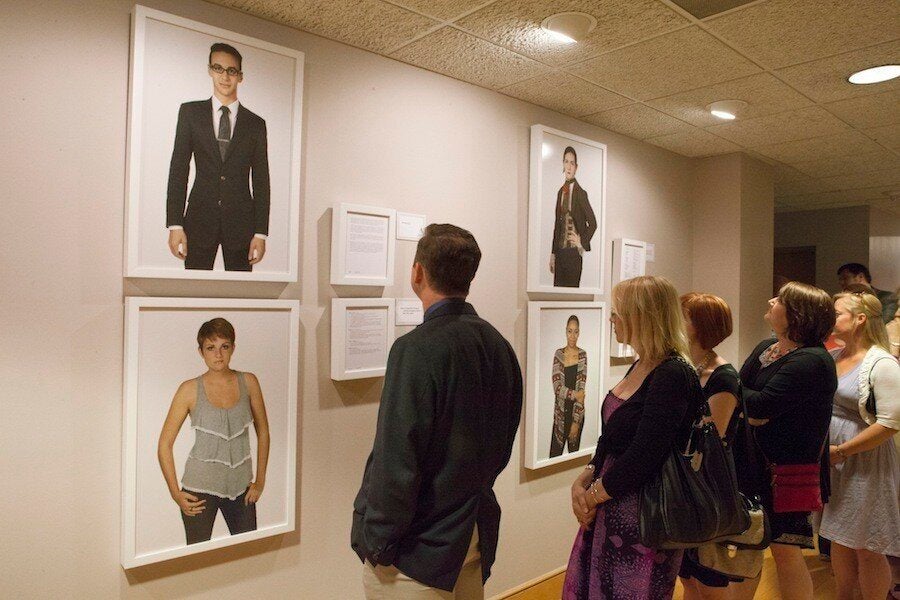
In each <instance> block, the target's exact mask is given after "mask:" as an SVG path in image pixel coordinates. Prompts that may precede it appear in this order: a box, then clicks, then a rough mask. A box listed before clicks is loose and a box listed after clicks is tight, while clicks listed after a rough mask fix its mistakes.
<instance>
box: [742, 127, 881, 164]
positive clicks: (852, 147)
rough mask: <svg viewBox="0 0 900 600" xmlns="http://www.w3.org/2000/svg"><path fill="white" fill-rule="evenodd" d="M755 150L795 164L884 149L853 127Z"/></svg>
mask: <svg viewBox="0 0 900 600" xmlns="http://www.w3.org/2000/svg"><path fill="white" fill-rule="evenodd" d="M754 150H756V151H757V152H759V153H760V154H762V155H763V156H768V157H770V158H774V159H775V160H780V161H782V162H786V163H790V164H794V163H797V162H801V161H810V160H819V159H820V158H822V157H823V156H846V155H848V154H864V153H866V152H880V151H882V150H883V149H882V148H881V146H879V145H878V144H876V143H875V142H873V141H872V140H870V139H869V138H868V137H866V136H865V135H863V134H862V133H860V132H858V131H854V130H852V129H851V130H847V131H843V132H841V133H837V134H832V135H827V136H824V137H818V138H810V139H806V140H796V141H792V142H782V143H780V144H771V145H766V146H760V147H758V148H754Z"/></svg>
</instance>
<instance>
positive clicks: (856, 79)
mask: <svg viewBox="0 0 900 600" xmlns="http://www.w3.org/2000/svg"><path fill="white" fill-rule="evenodd" d="M895 77H900V65H882V66H880V67H872V68H871V69H865V70H863V71H857V72H856V73H854V74H853V75H851V76H850V77H849V78H848V79H847V81H849V82H850V83H855V84H856V85H868V84H870V83H881V82H882V81H888V80H889V79H894V78H895Z"/></svg>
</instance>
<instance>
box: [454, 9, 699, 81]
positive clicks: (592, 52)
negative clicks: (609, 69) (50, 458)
mask: <svg viewBox="0 0 900 600" xmlns="http://www.w3.org/2000/svg"><path fill="white" fill-rule="evenodd" d="M570 11H574V12H583V13H587V14H589V15H591V16H593V17H594V18H595V19H597V26H596V27H595V28H594V30H593V31H591V32H590V33H589V34H588V36H587V38H586V39H584V40H582V41H581V42H579V43H577V44H564V43H560V42H558V41H556V40H554V39H553V38H552V37H551V36H550V34H548V33H547V32H546V31H544V30H543V29H541V22H542V21H543V20H544V19H546V18H547V17H549V16H551V15H554V14H557V13H561V12H570ZM687 23H688V21H687V19H685V18H684V17H682V16H681V15H679V14H678V13H676V12H675V11H674V10H672V9H670V8H668V7H667V6H665V5H664V4H663V3H661V2H657V1H656V0H628V1H627V2H623V1H622V0H499V1H498V2H494V3H492V4H490V5H488V6H486V7H485V8H483V9H481V10H478V11H476V12H474V13H472V14H471V15H468V16H466V17H464V18H462V19H460V20H459V21H457V22H456V24H457V25H459V26H460V27H462V28H464V29H467V30H469V31H471V32H473V33H475V34H476V35H478V36H479V37H482V38H485V39H488V40H491V41H492V42H494V43H496V44H500V45H501V46H505V47H507V48H510V49H512V50H515V51H516V52H519V53H521V54H524V55H526V56H530V57H531V58H534V59H537V60H540V61H543V62H545V63H548V64H552V65H557V66H560V65H563V64H568V63H571V62H573V61H581V60H585V59H587V58H591V57H592V56H596V55H597V54H600V53H601V52H605V51H608V50H613V49H615V48H619V47H621V46H624V45H625V44H630V43H632V42H634V41H635V40H640V39H643V38H646V37H650V36H653V35H658V34H660V33H664V32H666V31H671V30H673V29H676V28H678V27H681V26H684V25H687Z"/></svg>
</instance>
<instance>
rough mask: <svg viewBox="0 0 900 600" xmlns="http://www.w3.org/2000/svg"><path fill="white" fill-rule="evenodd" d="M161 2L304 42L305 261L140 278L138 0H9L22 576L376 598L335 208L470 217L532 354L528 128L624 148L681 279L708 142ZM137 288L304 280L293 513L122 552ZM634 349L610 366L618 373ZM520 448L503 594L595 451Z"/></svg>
mask: <svg viewBox="0 0 900 600" xmlns="http://www.w3.org/2000/svg"><path fill="white" fill-rule="evenodd" d="M148 4H149V5H150V6H151V7H153V8H158V9H161V10H165V11H169V12H174V13H176V14H180V15H182V16H185V17H187V18H191V19H196V20H200V21H204V22H208V23H210V24H212V25H215V26H218V27H222V28H225V29H231V30H234V31H237V32H240V33H243V34H246V35H250V36H253V37H257V38H261V39H265V40H269V41H272V42H274V43H276V44H281V45H284V46H288V47H292V48H297V49H300V50H302V51H303V52H305V53H306V67H305V88H304V103H303V108H304V117H303V165H302V167H303V168H302V181H301V190H302V191H301V194H302V196H301V202H302V203H303V208H302V210H301V215H302V223H301V244H300V265H301V269H300V281H299V282H298V283H293V284H288V285H283V284H275V283H252V284H248V283H238V282H189V281H161V280H128V281H123V279H122V276H121V274H122V266H123V264H122V262H123V259H122V256H123V249H122V242H123V219H124V189H125V147H126V146H125V144H126V138H125V136H126V102H127V81H128V64H129V59H128V52H129V22H130V12H131V8H132V4H131V2H128V1H124V0H123V1H112V0H93V1H85V2H79V3H72V2H63V1H58V2H41V3H17V2H2V3H0V50H2V55H3V56H4V57H5V60H4V81H5V83H4V85H3V91H2V92H0V115H3V121H4V122H3V125H2V128H0V131H2V139H3V150H4V151H3V153H2V155H0V198H2V202H3V216H4V218H3V220H2V221H0V237H2V240H3V248H4V251H3V253H2V256H0V281H2V293H0V332H2V340H3V344H2V353H0V381H2V390H3V391H2V396H0V397H2V414H3V420H2V433H0V455H2V457H3V459H2V461H0V465H2V467H0V468H2V475H3V480H4V481H5V482H7V487H6V489H5V490H4V491H5V493H4V494H3V499H2V501H0V502H2V510H0V531H3V538H4V541H3V544H2V545H0V565H2V566H0V581H2V582H3V591H4V595H9V596H10V597H72V598H116V597H122V598H215V599H217V600H218V599H221V598H240V597H256V598H282V597H295V598H341V599H344V598H347V599H350V598H359V597H361V596H362V591H361V584H360V564H359V562H358V560H357V558H356V556H355V555H354V554H353V553H352V551H351V550H350V547H349V534H350V517H351V505H352V500H353V497H354V495H355V493H356V491H357V489H358V486H359V483H360V480H361V477H362V471H363V466H364V463H365V460H366V457H367V455H368V452H369V450H370V448H371V443H372V438H373V435H374V430H375V419H376V414H377V410H378V399H379V393H380V389H381V380H380V379H371V380H361V381H351V382H342V383H334V382H332V381H331V379H330V378H329V350H330V349H329V333H330V316H329V307H330V300H331V298H332V297H334V296H336V295H337V292H336V290H335V289H334V288H333V287H332V286H331V285H329V274H328V269H329V264H330V235H331V233H330V232H331V216H330V208H331V206H332V205H333V204H334V203H336V202H352V203H359V204H372V205H376V206H386V207H390V208H395V209H397V210H402V211H407V212H414V213H424V214H426V215H427V217H428V220H429V222H451V223H455V224H458V225H461V226H463V227H466V228H469V229H470V230H471V231H472V232H473V234H474V235H475V237H476V238H477V239H478V241H479V243H480V245H481V248H482V252H483V254H484V259H483V261H482V266H481V269H480V271H479V274H478V276H477V277H476V279H475V282H474V285H473V289H472V295H471V297H470V299H471V301H472V303H473V304H474V305H475V307H476V309H477V310H478V311H479V312H480V314H481V315H482V316H483V317H485V318H486V319H488V320H489V321H491V322H492V323H493V324H494V325H495V326H496V327H497V328H498V329H499V330H500V331H501V332H502V333H503V334H504V335H505V336H506V337H507V338H508V339H510V341H511V342H512V343H513V346H514V347H515V349H516V351H517V353H518V355H519V358H520V361H521V362H522V363H523V364H524V362H525V360H524V359H525V352H526V340H525V331H526V312H527V311H526V302H527V300H528V296H527V295H526V294H525V292H524V290H525V256H526V239H525V232H526V230H527V199H528V162H529V160H528V159H529V151H528V144H529V126H530V125H532V124H534V123H544V124H546V125H548V126H551V127H555V128H558V129H561V130H564V131H569V132H572V133H574V134H577V135H580V136H584V137H587V138H590V139H594V140H597V141H600V142H603V143H606V144H607V145H608V150H609V162H608V180H607V191H608V204H607V210H608V212H607V219H606V243H607V248H606V256H608V257H609V256H611V253H610V243H611V240H612V239H614V238H617V237H628V238H634V239H640V240H645V241H648V242H652V243H654V244H655V251H656V252H655V253H656V261H655V262H654V263H651V264H649V265H648V272H649V273H650V274H665V275H666V276H668V277H670V278H671V279H672V281H673V282H674V283H675V285H676V286H677V287H678V288H679V291H687V290H688V289H689V287H690V285H691V283H692V264H693V262H694V261H693V258H694V257H693V255H692V228H691V219H692V207H691V194H690V190H691V160H690V159H687V158H684V157H681V156H677V155H675V154H672V153H670V152H667V151H665V150H662V149H660V148H656V147H654V146H650V145H647V144H643V143H640V142H638V141H635V140H631V139H628V138H625V137H622V136H620V135H617V134H613V133H609V132H606V131H604V130H602V129H599V128H597V127H593V126H591V125H588V124H586V123H582V122H578V121H576V120H574V119H571V118H568V117H565V116H562V115H560V114H558V113H554V112H551V111H549V110H545V109H542V108H539V107H536V106H533V105H530V104H526V103H524V102H521V101H518V100H513V99H510V98H507V97H504V96H501V95H499V94H496V93H494V92H490V91H488V90H485V89H481V88H478V87H475V86H472V85H469V84H465V83H461V82H458V81H455V80H452V79H449V78H446V77H443V76H439V75H436V74H433V73H430V72H427V71H424V70H421V69H418V68H415V67H411V66H408V65H404V64H401V63H399V62H395V61H392V60H390V59H387V58H384V57H380V56H376V55H374V54H370V53H367V52H364V51H361V50H358V49H354V48H350V47H348V46H344V45H341V44H338V43H335V42H331V41H328V40H325V39H323V38H319V37H316V36H312V35H308V34H304V33H300V32H297V31H295V30H291V29H288V28H286V27H282V26H278V25H274V24H271V23H268V22H265V21H262V20H259V19H256V18H252V17H249V16H246V15H242V14H240V13H237V12H233V11H229V10H225V9H222V8H220V7H217V6H213V5H209V4H206V3H203V2H199V1H190V2H176V1H174V0H173V1H161V0H157V1H154V2H148ZM251 108H252V107H251ZM159 201H160V203H162V202H164V198H162V197H161V198H160V199H159ZM161 226H162V225H161ZM397 244H398V252H397V266H396V282H397V283H396V284H395V285H394V286H392V287H389V288H386V289H384V291H383V294H384V296H386V297H410V296H412V292H411V290H410V287H409V284H408V272H409V266H410V264H411V260H412V257H413V253H414V248H415V245H414V243H413V242H402V241H401V242H397ZM768 260H769V261H771V257H769V259H768ZM606 276H607V278H608V272H607V275H606ZM713 283H714V282H713ZM373 291H377V290H373V289H366V290H363V289H360V288H351V289H347V290H341V295H348V296H353V295H356V296H360V295H366V294H368V293H371V292H373ZM125 295H151V296H200V297H205V296H208V297H254V298H256V297H259V298H296V299H299V300H300V301H301V331H300V340H301V342H300V344H301V346H300V384H299V385H300V388H299V398H300V411H299V415H300V418H299V423H298V431H299V436H300V438H299V443H298V460H297V481H298V486H297V524H298V526H297V530H296V532H294V533H292V534H288V535H284V536H280V537H274V538H268V539H264V540H259V541H255V542H251V543H248V544H243V545H240V546H234V547H229V548H226V549H222V550H219V551H214V552H210V553H205V554H201V555H197V556H193V557H187V558H184V559H178V560H174V561H170V562H168V563H162V564H157V565H151V566H147V567H142V568H139V569H135V570H132V571H129V572H125V571H123V570H122V568H121V567H120V566H119V555H118V553H119V534H120V525H119V520H120V494H121V481H120V479H121V477H120V473H121V441H122V437H121V435H122V434H121V428H122V425H121V419H122V345H123V304H122V303H123V297H124V296H125ZM532 299H538V298H532ZM541 299H549V298H541ZM567 299H568V298H567ZM584 299H590V297H585V298H584ZM600 299H607V298H605V297H604V298H600ZM762 300H764V298H763V299H762ZM404 331H406V329H404V328H398V334H400V333H403V332H404ZM624 365H625V363H621V364H620V365H619V366H616V367H614V368H612V369H608V370H609V371H610V372H609V373H608V374H607V380H606V383H605V385H606V386H607V387H609V386H610V385H611V383H612V381H613V379H614V378H617V377H621V376H622V375H623V374H624V371H625V366H624ZM522 458H523V457H522V448H521V446H520V442H519V443H517V447H516V448H515V449H514V451H513V458H512V461H511V463H510V466H509V467H508V468H507V469H506V471H504V473H503V474H502V475H501V476H500V478H499V480H498V482H497V485H496V488H495V489H496V491H497V496H498V499H499V501H500V504H501V505H502V507H503V510H504V515H503V522H502V524H501V538H500V547H499V552H498V560H497V563H496V564H495V566H494V575H493V577H492V579H491V580H490V581H489V584H488V588H487V592H488V594H489V595H491V594H496V593H499V592H501V591H503V590H506V589H509V588H511V587H513V586H516V585H518V584H520V583H522V582H524V581H527V580H530V579H533V578H535V577H538V576H540V575H542V574H544V573H547V572H549V571H551V570H553V569H555V568H558V567H560V566H562V565H563V564H565V563H566V561H567V559H568V554H569V551H570V548H571V543H572V540H573V538H574V535H575V532H576V529H577V524H576V522H575V520H574V518H573V517H572V516H571V513H570V508H569V506H570V504H569V485H570V484H571V481H572V479H573V478H574V476H575V474H576V473H577V471H578V470H579V469H580V468H581V466H582V465H583V464H584V462H586V460H587V459H581V460H576V461H573V462H570V463H566V464H563V465H558V466H555V467H550V468H548V469H545V470H542V471H540V472H537V473H533V472H529V471H526V470H525V469H524V468H522V466H521V464H522ZM172 511H173V515H176V514H177V513H176V511H177V507H176V506H175V504H174V503H173V505H172Z"/></svg>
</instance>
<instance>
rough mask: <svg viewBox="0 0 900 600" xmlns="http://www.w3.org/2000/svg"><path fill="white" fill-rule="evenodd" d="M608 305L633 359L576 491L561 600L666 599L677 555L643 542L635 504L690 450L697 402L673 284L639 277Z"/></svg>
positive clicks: (612, 396)
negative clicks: (671, 459) (676, 447)
mask: <svg viewBox="0 0 900 600" xmlns="http://www.w3.org/2000/svg"><path fill="white" fill-rule="evenodd" d="M612 299H613V311H612V315H611V317H610V321H611V322H612V325H613V328H614V330H615V335H616V340H618V341H619V342H620V343H627V344H629V345H631V346H632V347H633V348H634V349H635V352H637V354H638V356H639V359H638V360H637V362H635V363H634V364H633V365H632V367H631V369H630V370H629V371H628V373H627V374H626V375H625V378H624V379H622V381H620V382H619V383H618V384H617V385H616V386H615V387H614V388H613V389H612V390H610V392H609V393H608V394H607V395H606V398H605V399H604V401H603V407H602V411H601V414H602V418H603V435H602V436H601V437H600V439H599V441H598V442H597V453H596V454H595V455H594V458H593V459H592V460H591V463H590V464H589V465H588V466H587V467H586V468H585V470H584V471H583V472H582V473H581V474H580V475H579V476H578V478H577V479H576V480H575V483H573V484H572V510H573V511H574V513H575V517H576V519H577V520H578V522H579V523H580V524H581V529H580V530H579V532H578V535H577V537H576V538H575V545H574V547H573V549H572V555H571V557H570V559H569V567H568V570H567V572H566V580H565V584H564V587H563V598H565V599H566V600H576V599H577V600H588V599H593V598H625V597H629V598H630V597H634V598H654V599H662V598H671V597H672V592H673V591H674V589H675V578H676V576H677V575H678V569H679V567H680V566H681V559H682V552H683V551H681V550H660V549H656V548H647V547H645V546H643V545H642V544H641V543H640V534H639V508H638V497H639V495H640V489H641V487H642V486H643V484H644V482H646V481H648V480H649V479H650V478H651V477H653V476H655V475H656V473H658V472H659V469H660V468H661V467H662V465H663V462H664V461H665V458H666V456H667V455H668V453H669V452H671V449H672V447H673V444H676V443H677V444H683V443H685V442H686V441H687V438H688V435H689V434H690V428H691V424H692V422H693V418H694V416H695V415H696V413H697V410H698V409H699V407H700V404H701V402H702V398H703V394H702V392H701V390H700V383H699V381H698V380H697V375H696V373H695V372H694V368H693V366H692V365H691V364H690V362H689V359H688V356H689V351H688V342H687V337H686V335H685V328H684V318H683V316H682V313H681V305H680V304H679V302H678V294H677V293H676V292H675V288H674V287H673V286H672V284H671V283H669V281H668V280H666V279H664V278H662V277H636V278H634V279H628V280H626V281H623V282H622V283H620V284H618V285H617V286H616V287H615V288H613V291H612Z"/></svg>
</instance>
